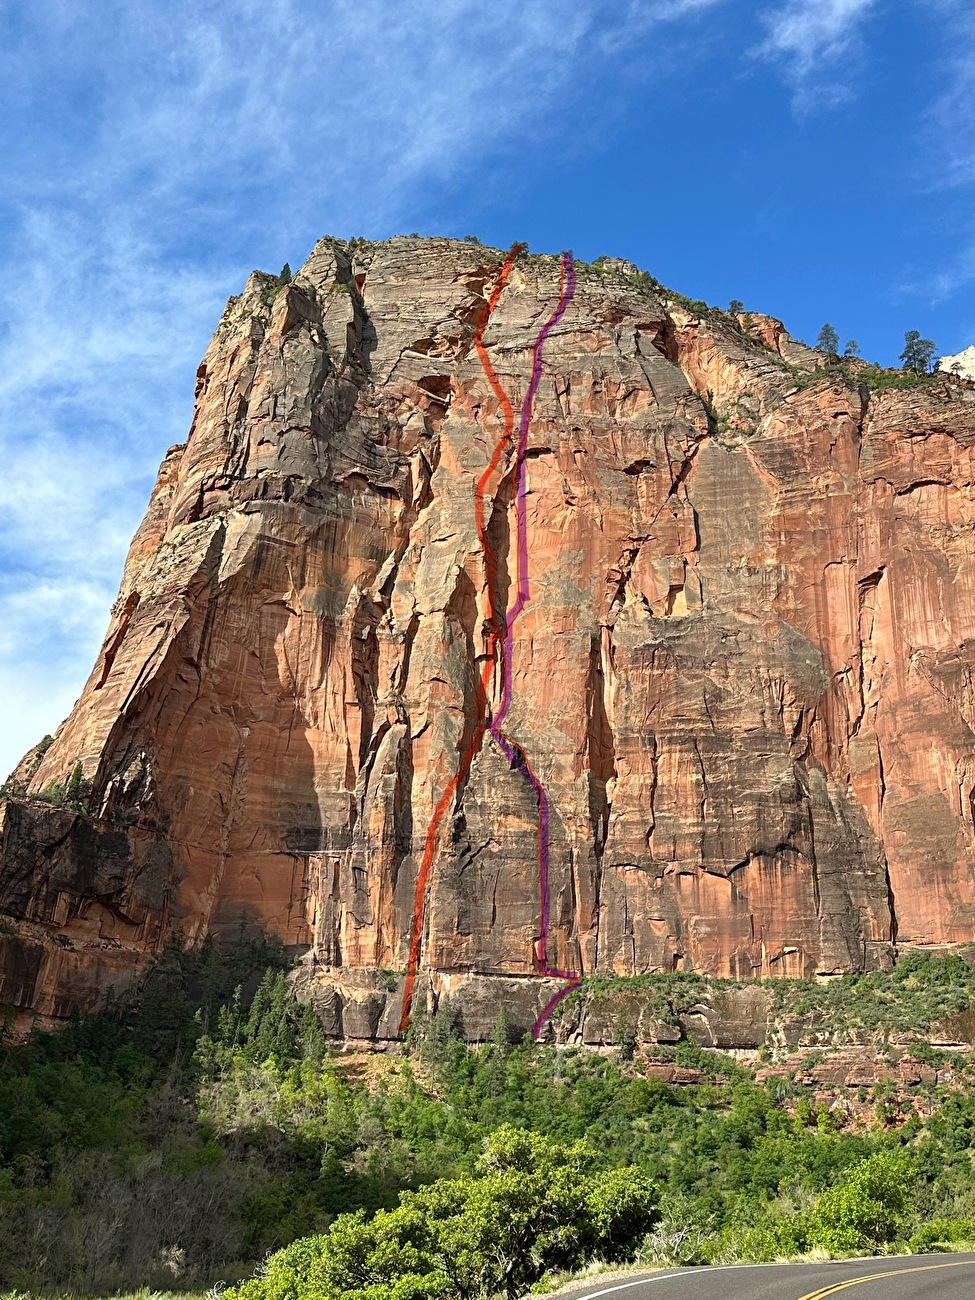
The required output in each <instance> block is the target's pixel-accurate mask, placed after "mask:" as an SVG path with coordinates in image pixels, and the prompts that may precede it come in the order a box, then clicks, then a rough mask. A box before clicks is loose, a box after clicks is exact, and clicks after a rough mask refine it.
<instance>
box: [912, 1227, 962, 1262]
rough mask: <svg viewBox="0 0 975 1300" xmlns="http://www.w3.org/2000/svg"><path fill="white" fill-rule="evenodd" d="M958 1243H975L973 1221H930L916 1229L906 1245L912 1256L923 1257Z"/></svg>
mask: <svg viewBox="0 0 975 1300" xmlns="http://www.w3.org/2000/svg"><path fill="white" fill-rule="evenodd" d="M959 1242H964V1243H966V1244H967V1243H968V1242H975V1219H932V1220H931V1222H930V1223H926V1224H924V1226H923V1227H921V1228H918V1230H917V1232H915V1233H914V1235H913V1236H912V1237H911V1239H910V1241H909V1242H908V1243H907V1245H908V1248H909V1249H910V1250H911V1251H912V1252H913V1254H915V1255H923V1254H924V1253H925V1252H926V1251H932V1250H937V1249H938V1248H940V1247H942V1246H954V1245H957V1244H958V1243H959Z"/></svg>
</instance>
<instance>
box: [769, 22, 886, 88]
mask: <svg viewBox="0 0 975 1300" xmlns="http://www.w3.org/2000/svg"><path fill="white" fill-rule="evenodd" d="M876 8H877V0H786V3H785V4H780V5H779V6H778V7H777V8H775V9H772V10H770V11H769V12H768V13H767V14H766V15H765V23H766V31H767V35H766V38H765V40H764V42H763V43H762V44H761V46H760V47H759V49H758V51H757V53H758V54H759V55H760V56H762V57H764V58H767V59H771V60H773V61H774V62H776V63H778V64H780V65H781V66H782V68H783V69H784V70H785V73H786V75H787V77H788V78H789V80H790V82H791V83H792V86H793V90H794V96H795V100H794V102H795V106H796V107H797V108H798V109H799V110H801V111H808V110H810V109H813V108H816V107H830V106H833V105H835V104H838V103H841V102H842V101H843V100H845V99H848V98H849V97H850V94H851V91H850V76H849V71H850V61H851V59H852V58H854V57H855V56H856V55H857V53H858V52H859V50H860V46H861V41H862V31H863V26H864V24H865V22H866V20H867V19H868V18H869V17H870V16H871V14H872V12H874V11H875V10H876Z"/></svg>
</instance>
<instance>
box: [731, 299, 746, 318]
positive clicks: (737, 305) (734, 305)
mask: <svg viewBox="0 0 975 1300" xmlns="http://www.w3.org/2000/svg"><path fill="white" fill-rule="evenodd" d="M744 310H745V304H744V303H743V302H742V301H741V299H740V298H732V300H731V302H729V303H728V315H729V316H740V315H741V314H742V312H744Z"/></svg>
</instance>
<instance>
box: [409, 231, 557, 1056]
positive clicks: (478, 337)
mask: <svg viewBox="0 0 975 1300" xmlns="http://www.w3.org/2000/svg"><path fill="white" fill-rule="evenodd" d="M521 251H522V245H518V244H515V245H514V246H513V247H512V249H511V251H510V252H509V253H508V255H507V257H506V258H505V261H504V264H503V265H502V267H501V270H500V272H499V273H498V278H497V280H496V281H495V284H494V288H493V289H492V291H491V295H490V297H489V299H488V302H487V310H486V311H485V313H484V315H483V317H482V319H481V321H480V324H479V325H478V327H477V329H476V330H475V333H474V348H475V350H476V352H477V355H478V359H479V360H480V362H481V366H482V368H483V370H484V373H485V376H486V377H487V380H488V383H489V384H490V386H491V389H492V391H493V392H494V394H495V396H496V397H497V399H498V404H499V406H500V408H501V415H502V430H501V435H500V437H499V438H498V441H497V443H496V444H495V448H494V453H493V455H492V456H491V459H490V461H489V463H488V466H487V468H486V469H485V471H484V473H483V474H482V475H481V477H480V479H479V480H478V483H477V487H476V488H475V493H474V508H475V519H476V523H477V533H478V541H479V542H480V545H481V551H482V554H483V556H484V564H485V571H486V578H487V584H486V587H487V603H488V616H487V620H486V623H487V631H488V637H487V645H486V647H485V657H484V666H483V668H482V669H481V675H480V680H479V682H478V686H477V715H478V721H477V724H476V726H475V728H474V733H473V735H472V736H471V738H470V740H469V741H468V744H467V746H466V747H465V749H464V751H463V753H462V754H461V757H460V761H459V763H458V766H457V771H456V773H455V774H454V776H453V777H452V778H451V780H450V781H449V782H448V783H447V786H446V788H445V789H444V791H443V794H442V795H441V796H440V800H439V802H438V803H437V806H436V808H435V809H434V813H433V816H432V818H431V819H430V825H429V827H428V828H427V834H426V838H425V841H424V846H423V857H422V859H421V861H420V870H419V871H418V873H417V880H416V889H415V893H414V900H413V916H412V922H411V927H410V950H409V960H408V965H407V972H406V983H405V986H404V990H403V1007H402V1013H401V1015H400V1024H399V1030H400V1033H404V1032H405V1031H406V1029H407V1028H408V1027H409V1023H410V1017H411V1015H412V1009H413V995H414V990H415V986H416V976H417V972H418V970H419V966H420V955H421V950H422V946H423V922H424V913H425V910H426V897H427V892H428V889H429V884H430V872H431V869H432V866H433V859H434V855H435V853H436V847H437V840H438V837H439V833H440V827H441V825H442V823H443V819H444V817H445V816H446V813H447V810H448V808H449V807H450V806H451V803H452V802H453V798H454V795H455V793H456V791H457V789H458V787H459V786H460V784H461V782H462V781H463V780H465V779H466V776H467V774H468V772H469V770H470V766H471V763H472V762H473V759H474V755H475V754H476V753H477V752H478V750H479V749H480V747H481V744H482V742H483V740H484V737H485V735H486V734H487V733H488V732H489V733H490V734H491V736H492V737H493V738H494V740H495V741H496V743H497V745H498V748H499V749H500V750H501V752H502V753H503V754H504V756H505V758H506V759H507V760H508V762H509V764H510V765H511V767H512V769H513V770H515V771H518V772H520V773H522V774H523V775H524V776H525V777H526V778H527V780H528V781H529V782H530V784H531V786H532V788H533V790H534V792H535V796H536V798H537V801H538V820H537V825H536V844H537V857H538V887H539V941H538V949H537V953H536V955H535V965H536V969H537V971H538V974H539V975H541V976H545V977H548V978H554V979H561V980H565V981H566V987H565V988H564V989H561V990H560V991H559V992H558V993H556V994H555V996H554V997H553V998H551V999H550V1001H549V1002H548V1003H547V1004H546V1006H545V1007H544V1009H543V1010H542V1013H541V1015H540V1016H539V1017H538V1019H537V1020H536V1021H535V1024H534V1027H533V1029H532V1035H533V1036H534V1037H535V1038H537V1037H538V1035H539V1033H540V1032H541V1030H542V1028H543V1026H544V1025H545V1022H546V1021H547V1020H548V1018H549V1017H550V1016H551V1014H552V1012H553V1011H554V1010H555V1008H556V1006H558V1004H559V1002H561V1000H562V999H563V998H564V997H565V996H566V995H567V994H568V993H569V992H571V990H572V989H573V988H575V987H576V985H577V984H578V983H579V980H580V978H581V977H580V975H579V973H578V972H577V971H562V970H556V969H553V968H552V967H550V966H549V964H548V939H549V916H550V910H551V906H550V888H549V816H548V796H547V795H546V793H545V788H544V786H543V785H542V783H541V781H540V780H539V779H538V777H537V776H536V775H535V773H534V771H533V770H532V767H531V764H530V763H529V761H528V757H527V755H526V754H525V752H524V750H523V749H522V747H521V746H520V745H518V744H517V743H516V742H515V741H513V740H512V739H511V737H510V736H508V735H507V734H506V733H505V732H504V731H503V730H502V729H501V724H502V722H503V721H504V719H505V716H506V715H507V713H508V709H509V707H510V705H511V694H512V665H513V658H514V628H515V623H516V622H517V620H518V617H519V615H520V614H521V613H522V611H523V610H524V608H525V606H526V605H527V604H528V603H529V601H530V600H531V580H530V570H529V555H528V521H527V495H528V488H527V469H526V453H527V451H528V431H529V428H530V426H531V420H532V412H533V408H534V403H535V395H536V393H537V391H538V385H539V383H540V381H541V377H542V350H543V348H544V346H545V340H546V339H547V338H548V336H549V334H550V333H551V331H552V330H553V329H554V327H555V326H556V325H557V324H558V323H559V321H560V320H561V319H562V317H563V315H564V314H565V310H566V307H567V306H568V305H569V302H570V301H571V299H572V297H573V295H574V293H575V287H576V277H575V267H574V265H573V261H572V254H571V253H564V254H563V255H562V264H561V269H560V275H559V301H558V305H557V306H556V308H555V310H554V311H553V312H552V313H551V315H550V316H549V317H548V319H547V320H546V321H545V324H544V325H543V326H542V328H541V330H540V331H539V334H538V337H537V339H536V340H535V345H534V348H533V349H532V372H531V379H530V382H529V385H528V391H527V392H526V394H525V400H524V402H523V403H522V407H521V418H520V420H519V425H518V443H517V448H516V452H515V461H514V479H515V491H514V501H515V518H516V556H517V579H518V581H517V589H516V591H517V594H516V598H515V603H514V605H513V607H512V608H511V610H510V611H509V612H508V614H507V616H506V617H505V618H504V619H503V621H502V617H501V611H500V610H498V609H497V608H496V607H495V595H496V591H497V567H498V566H497V556H496V555H495V553H494V547H493V545H492V544H491V541H490V538H489V536H488V526H489V521H488V519H487V518H486V511H485V498H486V496H487V495H488V492H489V490H490V489H491V488H492V486H493V485H494V480H495V478H496V477H498V480H499V483H500V481H501V480H503V478H504V477H505V473H506V471H505V470H503V471H502V473H501V475H500V476H498V471H499V469H500V468H501V467H502V462H503V460H504V458H505V453H506V452H508V451H510V448H511V444H512V441H513V438H514V410H513V408H512V405H511V401H510V399H509V398H508V395H507V393H506V392H505V390H504V387H503V385H502V384H501V382H500V380H499V379H498V376H497V372H496V371H495V369H494V365H493V363H492V361H491V358H490V355H489V354H488V351H487V348H486V347H485V345H484V333H485V330H486V329H487V326H488V322H489V321H490V319H491V315H492V313H493V312H494V309H495V308H496V307H497V305H498V302H499V301H500V299H501V295H502V293H503V292H504V290H505V288H506V287H507V284H508V280H509V278H510V276H511V270H512V267H513V266H514V263H515V259H516V258H517V257H518V255H519V253H520V252H521ZM492 499H493V498H492ZM499 651H500V662H501V700H500V704H499V707H498V711H497V713H496V714H495V716H494V717H493V718H490V708H489V704H488V698H489V687H490V684H491V679H492V677H493V676H494V673H495V671H496V666H497V662H498V654H499Z"/></svg>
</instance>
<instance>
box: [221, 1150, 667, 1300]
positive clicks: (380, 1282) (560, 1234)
mask: <svg viewBox="0 0 975 1300" xmlns="http://www.w3.org/2000/svg"><path fill="white" fill-rule="evenodd" d="M594 1162H595V1152H594V1151H593V1150H592V1149H591V1148H590V1147H588V1146H587V1145H586V1144H585V1143H583V1142H576V1143H573V1144H572V1145H571V1146H566V1145H563V1144H560V1143H556V1142H552V1141H551V1140H549V1139H547V1138H543V1137H541V1136H539V1135H538V1134H535V1133H530V1132H527V1131H525V1130H520V1129H515V1128H513V1127H511V1126H510V1125H503V1126H502V1127H501V1128H499V1129H497V1130H496V1131H495V1132H494V1133H493V1134H492V1136H491V1137H490V1139H489V1140H488V1143H487V1147H486V1150H485V1152H484V1155H483V1156H482V1157H481V1159H480V1161H479V1162H478V1168H477V1173H476V1176H474V1177H469V1178H454V1179H447V1178H442V1179H439V1180H438V1181H437V1182H435V1183H431V1184H430V1185H429V1186H427V1187H424V1188H422V1189H421V1190H420V1191H417V1192H404V1193H402V1194H401V1196H400V1204H399V1206H398V1207H397V1208H396V1209H395V1210H382V1211H380V1212H379V1213H378V1214H376V1215H375V1217H374V1218H372V1219H371V1220H368V1221H367V1220H366V1219H365V1217H364V1215H363V1214H362V1212H361V1211H360V1212H359V1213H357V1214H345V1215H342V1216H341V1217H340V1218H339V1219H337V1220H336V1222H335V1223H334V1224H333V1226H332V1228H331V1229H330V1231H329V1232H328V1233H327V1234H325V1235H324V1236H321V1237H317V1238H311V1239H308V1240H306V1241H304V1242H299V1243H295V1245H293V1246H289V1247H288V1248H287V1249H286V1250H284V1251H281V1252H279V1253H278V1254H277V1255H273V1256H272V1257H271V1258H270V1260H269V1261H268V1263H267V1265H266V1266H265V1268H264V1269H263V1270H262V1272H261V1273H260V1274H259V1275H258V1276H257V1277H255V1278H253V1279H251V1280H250V1281H249V1282H245V1283H244V1284H242V1285H241V1286H240V1287H238V1288H237V1289H236V1290H235V1291H232V1292H229V1293H228V1295H229V1296H230V1297H231V1300H390V1298H393V1300H420V1297H424V1298H426V1297H443V1298H444V1300H475V1297H485V1298H486V1297H489V1296H492V1295H495V1294H497V1293H503V1294H504V1295H506V1296H507V1297H508V1298H509V1300H514V1298H515V1297H516V1296H519V1295H521V1294H523V1293H524V1292H525V1291H526V1290H528V1289H529V1287H531V1286H532V1285H533V1284H534V1283H535V1282H537V1281H538V1280H539V1278H541V1277H542V1276H543V1275H544V1274H546V1273H549V1272H552V1271H555V1270H558V1269H570V1268H577V1267H578V1266H579V1265H580V1264H582V1263H584V1262H585V1261H586V1260H588V1259H591V1258H593V1257H595V1256H598V1257H599V1258H601V1259H605V1260H609V1261H619V1260H624V1259H627V1258H630V1257H632V1255H633V1254H634V1253H635V1251H636V1249H637V1246H638V1244H639V1242H640V1241H641V1240H642V1239H643V1237H644V1236H645V1234H646V1233H647V1231H648V1229H649V1228H650V1227H651V1226H652V1225H653V1223H654V1221H655V1220H656V1218H657V1217H658V1216H657V1210H656V1205H657V1195H656V1189H655V1188H654V1186H653V1185H652V1184H651V1183H650V1182H649V1180H648V1179H646V1178H645V1177H644V1176H643V1175H642V1174H641V1173H640V1172H639V1171H638V1170H636V1169H633V1168H623V1169H613V1170H609V1171H606V1172H593V1165H594Z"/></svg>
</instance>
